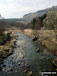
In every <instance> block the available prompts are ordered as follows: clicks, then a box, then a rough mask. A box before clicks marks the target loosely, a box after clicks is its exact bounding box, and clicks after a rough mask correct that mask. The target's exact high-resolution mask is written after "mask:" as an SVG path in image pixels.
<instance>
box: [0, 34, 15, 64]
mask: <svg viewBox="0 0 57 76" xmlns="http://www.w3.org/2000/svg"><path fill="white" fill-rule="evenodd" d="M15 42H16V38H15V36H14V34H12V33H11V34H10V35H9V36H8V37H7V39H6V40H5V42H3V43H5V44H1V45H0V64H2V63H3V60H4V59H5V58H6V57H8V56H9V55H10V54H12V53H13V48H14V43H15Z"/></svg>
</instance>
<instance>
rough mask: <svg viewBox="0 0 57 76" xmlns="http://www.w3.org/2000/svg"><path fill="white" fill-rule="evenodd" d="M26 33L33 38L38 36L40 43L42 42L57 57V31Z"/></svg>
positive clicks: (25, 31) (30, 31)
mask: <svg viewBox="0 0 57 76" xmlns="http://www.w3.org/2000/svg"><path fill="white" fill-rule="evenodd" d="M24 33H25V34H27V35H29V36H30V37H32V36H33V35H36V36H37V37H38V41H40V42H41V44H42V45H43V46H45V47H46V48H47V49H48V50H49V51H50V52H52V53H53V54H54V55H57V31H54V30H31V29H27V30H24Z"/></svg>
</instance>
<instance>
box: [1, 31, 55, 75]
mask: <svg viewBox="0 0 57 76" xmlns="http://www.w3.org/2000/svg"><path fill="white" fill-rule="evenodd" d="M16 35H18V37H17V38H16V39H17V40H16V47H15V48H14V49H13V51H14V52H13V54H12V55H10V56H9V57H8V58H6V59H5V60H4V64H2V65H0V66H2V67H3V69H2V71H1V72H0V76H29V73H32V74H33V75H32V76H42V75H41V74H42V73H41V72H46V71H54V66H53V64H52V60H53V55H52V54H51V53H49V52H48V51H47V50H46V49H44V48H43V47H42V46H41V44H40V43H39V42H33V41H32V39H31V38H30V37H29V36H27V35H25V34H22V33H19V32H18V33H16ZM37 48H40V52H39V53H37V52H36V49H37ZM45 76H48V75H45ZM49 76H50V75H49Z"/></svg>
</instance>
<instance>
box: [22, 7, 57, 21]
mask: <svg viewBox="0 0 57 76" xmlns="http://www.w3.org/2000/svg"><path fill="white" fill-rule="evenodd" d="M48 11H57V6H53V7H51V8H47V9H44V10H40V11H37V12H35V13H29V14H26V15H24V16H23V20H25V21H27V22H31V21H32V20H33V18H35V17H40V16H42V15H44V14H46V13H48Z"/></svg>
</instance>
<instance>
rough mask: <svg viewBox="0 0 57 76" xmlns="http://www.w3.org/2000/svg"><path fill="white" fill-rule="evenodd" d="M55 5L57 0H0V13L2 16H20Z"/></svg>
mask: <svg viewBox="0 0 57 76" xmlns="http://www.w3.org/2000/svg"><path fill="white" fill-rule="evenodd" d="M56 5H57V0H0V13H1V15H2V16H3V17H4V18H20V17H22V16H23V15H24V14H27V13H31V12H35V11H38V10H41V9H45V8H48V7H52V6H56Z"/></svg>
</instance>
